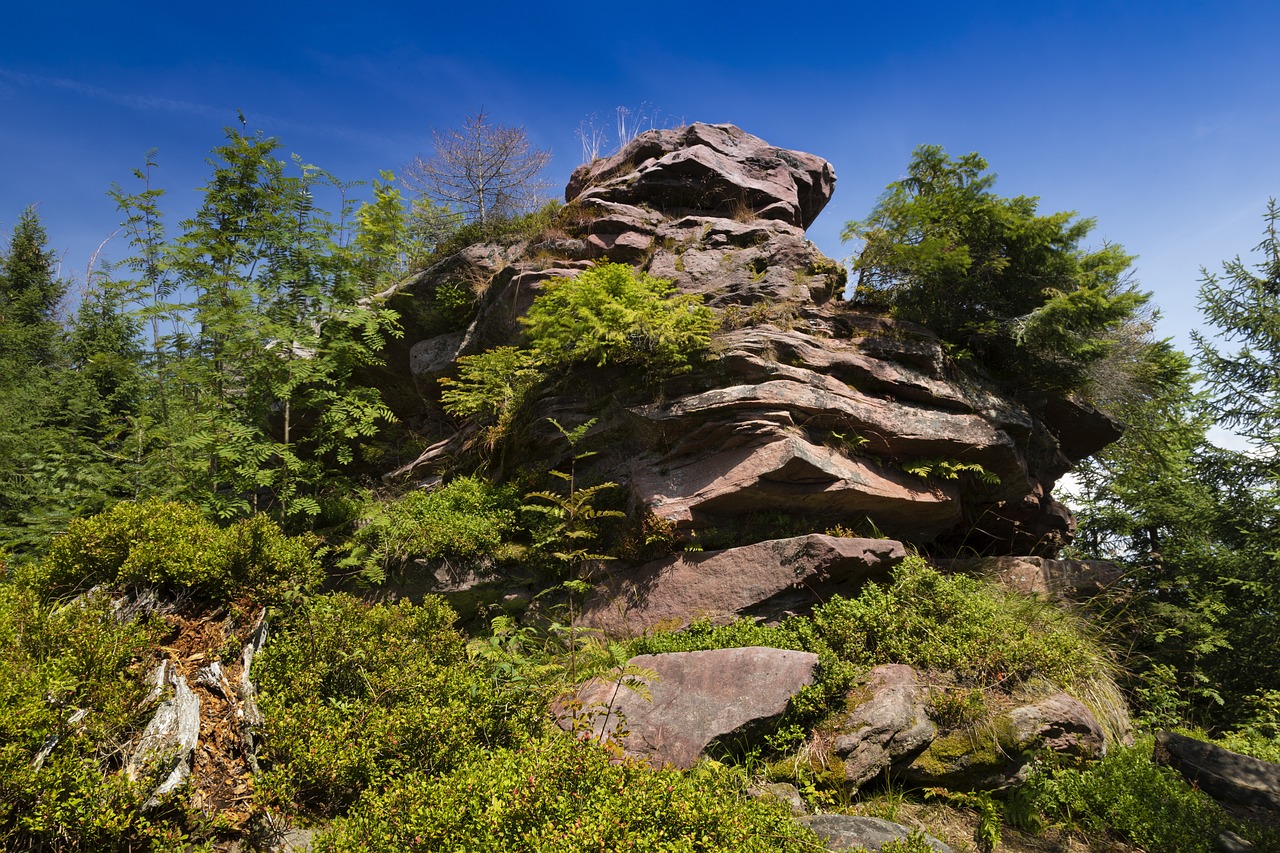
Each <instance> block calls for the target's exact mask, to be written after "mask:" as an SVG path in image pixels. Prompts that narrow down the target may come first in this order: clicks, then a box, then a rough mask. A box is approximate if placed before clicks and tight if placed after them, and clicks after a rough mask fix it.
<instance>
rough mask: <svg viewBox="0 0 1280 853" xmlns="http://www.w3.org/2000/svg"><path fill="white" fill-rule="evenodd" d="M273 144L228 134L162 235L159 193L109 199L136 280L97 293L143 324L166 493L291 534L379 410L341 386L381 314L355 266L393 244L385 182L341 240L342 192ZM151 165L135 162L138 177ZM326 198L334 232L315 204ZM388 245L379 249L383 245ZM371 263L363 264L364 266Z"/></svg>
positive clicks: (382, 332) (376, 333)
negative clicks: (175, 233)
mask: <svg viewBox="0 0 1280 853" xmlns="http://www.w3.org/2000/svg"><path fill="white" fill-rule="evenodd" d="M277 147H278V143H277V141H276V140H275V139H270V138H264V137H262V136H261V135H260V134H259V135H255V136H245V135H242V134H240V133H239V132H237V131H235V130H231V129H228V131H227V142H226V144H224V145H222V146H219V147H217V148H215V149H214V152H213V154H214V156H213V157H212V158H211V159H210V161H209V163H210V166H211V174H210V177H209V180H208V183H207V184H206V185H205V186H204V187H203V188H202V190H201V192H202V199H201V204H200V206H199V208H198V209H197V211H196V213H195V214H194V215H193V216H192V217H191V218H190V219H188V220H185V221H184V222H182V223H181V227H182V233H181V235H180V236H179V237H178V238H177V239H176V240H166V239H165V237H164V229H163V224H162V219H161V210H160V205H159V202H160V198H161V195H162V193H161V191H160V190H157V189H154V188H152V187H151V185H150V183H149V179H148V177H147V173H144V172H141V171H139V172H137V173H136V174H137V176H138V177H139V178H140V179H141V180H143V181H144V185H145V187H146V188H145V189H144V190H142V191H141V192H138V193H135V194H127V193H125V192H124V191H123V190H120V189H118V188H117V189H116V190H115V191H114V192H113V197H114V198H115V199H116V202H117V204H118V205H119V207H120V209H121V211H122V212H124V214H125V215H126V223H125V224H126V228H127V229H128V232H129V235H130V242H131V243H132V245H133V246H134V248H135V252H136V254H135V256H134V257H133V258H131V259H129V260H128V261H127V262H126V263H125V264H124V265H123V266H124V267H125V268H126V269H128V270H130V271H132V272H134V273H136V274H137V275H138V278H136V279H122V280H120V281H116V282H113V283H112V285H111V287H112V289H113V291H114V292H115V293H116V294H118V295H119V297H120V298H121V299H123V300H126V301H128V302H130V303H131V304H133V305H134V306H135V308H136V310H137V312H138V314H139V316H141V317H145V318H147V319H149V320H150V321H151V328H152V345H153V349H154V361H153V364H152V365H151V367H152V369H153V373H154V378H155V385H154V388H155V398H154V399H155V402H156V404H157V408H158V411H156V412H155V415H156V417H155V418H154V419H155V421H157V422H158V423H160V424H163V429H162V430H161V431H160V434H161V435H162V436H163V440H164V443H165V446H164V447H163V449H162V452H163V453H164V455H165V456H167V460H166V461H167V462H168V465H169V468H170V470H171V471H172V472H173V475H174V476H175V477H176V478H177V479H178V480H179V485H178V486H177V487H176V488H173V489H171V490H169V491H168V493H169V494H173V493H174V492H177V493H178V494H180V495H182V496H184V497H186V498H188V499H191V500H196V501H198V502H199V503H201V504H202V505H203V506H204V507H205V508H206V509H207V510H208V511H209V512H211V513H212V514H214V515H217V516H219V517H223V518H231V517H235V516H243V515H249V514H251V513H253V512H255V511H258V510H269V511H271V512H273V513H274V514H276V516H277V517H278V518H280V519H282V520H286V519H287V520H291V521H292V522H294V523H298V524H305V523H306V522H307V521H308V520H309V519H314V518H315V517H317V516H318V515H319V514H320V513H321V510H322V507H321V501H322V500H323V499H324V496H325V494H326V493H327V492H328V491H329V490H330V488H331V484H332V483H333V481H334V480H335V479H337V480H339V481H340V480H341V474H340V473H339V472H340V471H341V470H342V469H343V468H346V467H348V466H350V465H351V464H352V463H353V462H354V459H355V453H356V448H357V447H358V446H359V445H360V443H361V442H363V441H365V440H367V439H369V438H370V437H371V436H373V435H374V434H375V433H376V431H377V429H378V425H379V423H380V422H386V421H388V420H390V419H391V412H390V410H389V409H387V408H386V406H384V405H383V404H382V402H381V401H380V399H379V398H378V395H377V393H376V392H375V391H373V390H372V389H370V388H365V387H360V386H358V385H357V384H356V383H355V382H354V381H353V376H354V374H355V372H356V371H357V370H358V369H360V368H363V367H365V366H367V365H370V364H372V363H374V362H375V361H376V360H377V358H378V354H379V352H380V350H381V348H382V346H383V344H384V342H385V339H386V337H387V336H388V335H391V334H394V333H395V332H396V331H397V329H396V325H395V317H394V315H392V314H391V313H390V312H388V311H387V309H385V308H383V307H381V306H380V305H378V304H377V303H376V302H371V301H369V300H366V299H364V298H363V297H365V296H366V295H367V293H368V291H369V289H370V287H371V286H372V282H374V281H375V280H377V279H378V278H379V276H385V275H387V274H389V272H388V270H386V269H382V267H380V266H379V264H383V266H385V265H386V263H390V261H387V260H378V259H376V258H371V257H369V255H368V254H366V253H367V252H375V251H379V252H380V251H382V250H383V249H388V247H389V246H393V245H394V244H395V243H396V241H397V240H399V239H401V236H402V234H401V233H400V231H401V230H402V229H400V226H399V225H398V224H397V222H396V221H395V216H394V208H395V206H396V204H397V203H398V200H397V199H396V198H395V197H394V196H393V195H392V193H391V192H390V191H388V190H387V189H386V188H385V187H382V186H380V187H379V188H378V191H377V192H375V196H376V198H375V202H374V204H373V206H372V207H368V208H366V209H365V211H364V214H365V215H364V216H363V218H361V217H357V219H358V221H360V222H361V223H362V225H363V231H361V232H360V235H359V238H358V239H357V245H356V246H355V247H354V248H353V247H350V246H347V245H344V244H343V243H342V242H341V241H342V240H343V239H345V237H344V232H343V226H342V224H341V223H342V222H343V221H345V219H346V218H347V217H348V216H349V215H350V213H351V211H350V210H349V205H350V203H349V202H348V201H347V200H346V192H347V189H348V186H347V185H345V184H342V183H340V182H338V181H337V180H335V179H334V178H333V177H332V176H330V175H328V174H327V173H325V172H324V171H322V170H320V169H318V168H316V167H315V166H311V165H309V164H306V163H303V162H301V161H300V160H298V159H297V158H294V162H293V165H292V167H288V166H286V164H285V163H283V162H281V161H279V160H277V159H275V157H274V152H275V150H276V148H277ZM150 165H151V163H148V167H150ZM324 194H331V195H337V196H338V197H339V198H340V199H342V202H341V203H342V205H343V209H342V210H341V215H340V217H339V220H338V221H337V222H335V221H334V220H332V219H331V218H330V216H329V214H328V213H327V212H326V211H325V210H323V209H322V208H321V207H319V205H318V203H317V198H318V197H320V196H322V195H324ZM388 251H390V249H388ZM371 264H372V266H371Z"/></svg>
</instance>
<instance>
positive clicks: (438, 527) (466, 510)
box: [355, 477, 520, 581]
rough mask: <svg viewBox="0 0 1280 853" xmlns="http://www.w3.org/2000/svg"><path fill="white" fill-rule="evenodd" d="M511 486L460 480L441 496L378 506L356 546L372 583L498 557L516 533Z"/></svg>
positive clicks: (413, 495) (420, 495)
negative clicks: (412, 569)
mask: <svg viewBox="0 0 1280 853" xmlns="http://www.w3.org/2000/svg"><path fill="white" fill-rule="evenodd" d="M519 503H520V501H519V497H518V495H517V493H516V490H515V489H514V488H513V487H511V486H495V485H493V484H491V483H489V482H488V481H487V480H483V479H480V478H479V477H459V478H458V479H456V480H454V481H453V482H451V483H449V484H448V485H446V486H444V487H443V488H440V489H437V490H435V491H431V492H427V491H415V492H410V493H409V494H407V495H405V496H404V497H402V498H400V499H399V500H397V501H394V502H391V503H387V504H384V505H374V506H373V507H372V512H370V513H369V517H368V524H366V525H365V526H364V527H362V528H361V529H360V530H358V531H357V532H356V535H355V545H356V548H357V552H358V553H359V554H360V555H361V562H362V565H363V567H364V569H365V575H366V577H367V578H369V579H371V580H374V581H380V580H382V579H383V578H385V577H386V575H387V574H388V573H390V572H394V571H399V570H403V569H404V568H405V567H406V566H407V565H408V564H409V563H410V562H411V561H413V560H426V561H438V560H447V561H449V562H454V563H462V564H467V563H473V562H475V561H477V560H479V559H481V558H482V557H485V556H486V555H491V554H493V553H494V552H495V551H498V550H499V549H500V548H501V547H502V545H503V543H504V541H506V539H507V537H509V536H510V535H511V533H512V532H513V531H514V530H515V529H516V511H517V509H518V507H519Z"/></svg>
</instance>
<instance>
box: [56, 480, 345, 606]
mask: <svg viewBox="0 0 1280 853" xmlns="http://www.w3.org/2000/svg"><path fill="white" fill-rule="evenodd" d="M317 544H318V543H317V542H315V541H314V540H313V539H312V538H311V537H307V536H299V537H288V536H285V535H284V533H282V532H281V530H280V527H279V526H278V525H277V524H276V523H275V522H273V521H271V520H270V519H268V518H266V517H264V516H261V515H259V516H254V517H252V518H247V519H242V520H240V521H237V522H236V523H235V524H233V525H231V526H230V527H228V528H219V527H217V526H215V525H214V524H212V523H210V522H209V521H207V520H206V519H205V518H204V516H203V514H202V513H201V512H200V510H199V509H198V508H196V507H194V506H192V505H189V504H180V503H171V502H163V501H158V500H150V501H144V502H141V503H133V502H123V503H119V504H116V505H115V506H114V507H112V508H111V509H110V510H108V511H107V512H105V513H102V514H101V515H97V516H94V517H92V518H87V519H81V520H76V521H72V522H71V524H70V525H69V526H68V529H67V533H66V535H65V536H60V537H58V539H56V540H55V541H54V544H53V547H52V548H51V549H50V550H49V555H48V556H47V557H46V558H45V559H44V561H43V562H42V563H41V565H40V567H39V568H38V569H37V570H36V573H37V577H38V578H39V582H40V584H41V586H42V587H43V589H44V591H45V592H46V593H47V594H49V595H53V596H64V595H68V594H72V593H76V592H84V591H85V590H87V589H88V588H89V587H92V586H94V585H97V584H106V585H109V586H114V585H121V584H124V585H133V584H150V585H155V586H158V587H161V588H163V589H167V590H169V591H172V592H178V591H189V592H192V593H194V594H196V595H198V596H200V597H204V598H208V599H211V600H215V601H230V600H231V599H233V598H241V597H249V598H252V599H255V600H259V601H277V600H281V599H283V598H287V597H290V596H293V595H296V594H299V593H302V592H307V591H310V590H313V589H315V588H316V587H317V586H318V585H319V582H320V579H321V569H320V564H319V560H318V558H317V554H316V549H317Z"/></svg>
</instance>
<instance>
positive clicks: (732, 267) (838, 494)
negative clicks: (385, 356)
mask: <svg viewBox="0 0 1280 853" xmlns="http://www.w3.org/2000/svg"><path fill="white" fill-rule="evenodd" d="M834 187H835V174H834V171H833V170H832V168H831V166H830V164H829V163H827V162H826V161H825V160H823V159H822V158H820V157H816V156H814V155H812V154H806V153H802V152H798V151H788V150H785V149H781V148H777V147H774V146H771V145H769V144H768V143H766V142H764V141H763V140H761V139H759V138H758V137H755V136H752V135H750V134H748V133H745V132H743V131H742V130H739V129H738V128H736V127H733V126H731V125H706V124H693V125H690V126H688V127H684V128H680V129H676V130H655V131H649V132H647V133H643V134H641V135H640V136H639V137H637V138H636V139H635V140H634V141H632V142H631V143H630V144H628V145H627V146H625V147H624V148H623V149H622V150H621V151H619V152H618V153H617V154H615V155H613V156H611V157H608V158H603V159H600V160H596V161H594V162H592V163H590V164H587V165H584V166H582V167H580V168H578V169H577V170H576V171H575V172H574V174H573V176H572V178H571V179H570V182H569V185H568V188H567V189H566V192H565V199H566V202H567V204H566V207H565V210H564V212H563V213H562V215H561V218H560V224H559V226H558V228H557V229H553V231H552V232H549V233H548V234H546V235H543V236H541V237H538V238H535V239H533V240H532V241H531V242H529V243H527V244H518V245H516V246H508V247H498V246H473V247H471V248H469V249H467V250H465V251H464V252H462V253H459V254H458V255H456V256H454V257H451V258H448V259H445V260H443V261H441V262H439V263H438V264H437V265H436V267H434V268H432V269H431V270H427V271H424V272H422V273H420V274H417V275H415V276H413V277H411V278H410V279H408V280H406V281H405V282H404V283H403V284H402V285H401V286H400V287H399V288H398V289H393V290H392V291H389V292H388V294H386V295H387V296H388V297H390V298H391V299H392V304H394V305H397V306H399V307H402V308H403V307H405V306H410V304H411V303H412V300H413V299H415V298H424V299H425V298H429V297H430V295H431V294H432V293H434V292H435V290H436V288H439V287H441V286H443V285H444V284H446V283H456V282H459V281H465V282H471V283H473V284H475V285H476V290H477V291H478V292H483V296H482V297H481V299H480V302H479V306H478V309H477V313H476V314H475V316H474V318H473V320H472V321H471V322H470V324H469V326H468V327H467V328H466V329H457V330H453V331H450V332H447V333H444V334H439V335H435V336H432V337H419V338H416V339H415V338H414V337H412V335H413V333H414V327H413V324H412V316H413V311H412V310H405V311H403V312H402V313H404V314H405V316H406V317H408V318H410V319H407V320H406V321H405V322H406V330H407V333H408V334H407V340H406V342H405V344H404V347H405V348H406V353H404V363H405V365H406V366H407V367H410V368H411V372H412V375H413V377H414V384H415V386H416V388H417V389H418V391H419V393H420V395H421V398H422V399H421V400H420V403H422V404H423V405H424V407H425V408H424V411H426V410H430V409H431V407H432V406H433V405H434V403H433V401H434V400H437V399H438V394H439V388H438V385H437V379H439V378H440V377H441V376H444V375H447V374H448V373H449V371H451V370H453V369H454V367H453V365H454V364H455V362H456V360H457V358H458V357H459V356H463V355H470V354H474V353H477V352H480V351H482V350H484V349H486V348H490V347H494V346H501V345H509V344H512V343H515V342H517V341H518V338H519V334H520V325H519V322H518V319H519V317H520V315H521V314H522V313H523V312H524V311H526V310H527V309H528V306H529V304H531V302H532V301H533V299H534V298H536V296H537V294H538V293H540V292H541V291H542V289H543V288H545V287H546V286H547V284H548V283H550V282H553V281H555V280H557V279H560V278H566V277H572V276H575V275H577V274H578V273H579V272H581V270H582V269H584V268H587V267H589V266H591V265H592V264H596V263H601V262H604V261H606V260H608V261H614V262H625V263H629V264H631V265H633V266H635V267H637V268H638V269H641V270H644V271H647V272H649V273H652V274H654V275H657V276H660V277H663V278H668V279H670V280H671V281H672V282H674V284H675V286H676V287H677V289H678V290H679V291H680V292H682V293H695V294H699V295H701V296H702V298H703V299H704V301H705V302H706V303H707V304H708V305H710V306H711V307H712V308H714V309H715V310H716V311H717V313H718V315H719V317H720V320H721V331H720V332H718V333H717V335H716V340H715V342H714V346H713V350H714V354H713V356H712V357H711V358H710V359H708V360H707V361H706V362H705V363H704V364H702V365H701V366H699V367H698V368H697V369H696V370H695V371H694V372H693V373H691V374H687V375H684V376H680V377H675V378H673V379H672V380H670V381H668V383H667V384H666V386H665V387H664V388H663V389H662V391H661V393H660V394H653V395H651V396H649V397H647V398H637V397H634V395H633V398H632V399H630V400H627V401H625V405H626V408H625V409H624V410H618V409H614V410H612V411H613V414H611V415H609V416H607V417H604V418H602V420H601V423H600V425H599V427H598V429H600V430H602V431H605V430H614V433H615V445H614V447H613V451H614V452H612V453H610V454H601V456H600V457H599V458H598V460H597V469H598V470H596V471H594V472H593V474H594V475H596V476H598V477H599V479H601V480H612V481H614V482H618V483H621V484H623V485H624V486H625V487H626V488H627V490H628V492H629V494H630V497H631V501H632V505H633V507H635V508H637V509H641V510H647V511H649V512H652V513H653V514H654V515H655V516H657V517H658V518H660V519H665V520H666V521H668V522H670V523H673V524H674V525H676V526H677V527H678V528H679V529H683V530H686V531H697V530H699V529H702V528H706V527H715V526H718V525H722V524H724V523H725V521H726V520H727V519H735V518H742V517H744V516H750V515H752V514H756V513H759V512H762V511H777V510H785V511H788V512H791V513H793V514H799V515H803V516H805V517H809V518H812V519H813V528H812V529H814V530H823V529H826V528H828V527H831V526H833V525H835V524H843V525H846V526H849V527H856V526H857V525H859V524H861V523H863V522H865V521H867V520H869V521H870V522H871V523H872V524H874V525H875V527H876V528H877V529H879V530H880V531H882V532H884V533H886V534H888V535H890V536H892V537H895V538H898V539H902V540H906V541H910V542H914V543H925V542H930V541H935V540H943V541H950V542H953V543H954V544H955V545H961V544H963V545H965V546H967V547H969V548H976V549H978V550H981V551H990V552H993V553H1013V554H1044V555H1050V554H1051V552H1053V551H1054V550H1055V549H1056V548H1057V547H1059V546H1060V545H1061V544H1062V543H1063V542H1065V541H1066V540H1068V539H1069V538H1070V537H1071V535H1072V532H1073V528H1074V521H1073V519H1072V518H1071V515H1070V513H1069V512H1067V510H1066V509H1065V508H1064V507H1063V506H1062V505H1061V504H1059V503H1058V502H1057V501H1056V500H1054V499H1053V497H1052V488H1053V485H1054V483H1055V482H1056V481H1057V479H1058V478H1059V477H1061V476H1062V475H1063V474H1064V473H1065V472H1066V471H1067V470H1069V468H1070V466H1071V465H1072V463H1073V462H1074V461H1076V460H1078V459H1080V458H1082V457H1083V456H1085V455H1088V454H1089V453H1092V452H1096V451H1097V450H1098V449H1099V448H1100V447H1102V446H1104V445H1105V444H1106V443H1108V442H1109V441H1112V440H1114V439H1115V438H1116V437H1117V435H1118V431H1117V428H1116V427H1115V424H1114V423H1112V422H1111V421H1109V420H1108V419H1106V418H1105V417H1104V416H1102V415H1101V414H1099V413H1097V412H1096V411H1094V410H1092V409H1090V408H1089V407H1088V406H1085V405H1082V404H1079V403H1075V402H1072V401H1053V402H1052V403H1051V404H1050V405H1047V406H1045V407H1043V408H1042V409H1041V410H1037V411H1030V410H1028V409H1027V408H1026V407H1025V406H1024V405H1022V404H1020V403H1018V402H1016V401H1014V400H1012V399H1009V398H1007V397H1005V396H1003V395H1002V394H1001V393H999V392H998V391H997V390H996V389H994V388H993V387H992V386H990V385H989V384H988V383H986V382H984V381H983V380H982V379H980V378H978V377H975V376H970V375H966V374H964V372H963V371H961V370H960V369H959V368H957V367H956V366H955V365H953V364H952V363H951V362H950V361H949V360H948V359H947V358H946V356H945V354H944V352H943V350H942V347H941V345H940V343H939V342H938V340H937V338H936V337H935V336H934V335H932V334H931V333H930V332H928V331H927V330H925V329H923V328H920V327H917V326H913V325H911V324H906V323H901V322H895V321H892V320H890V319H888V318H885V317H881V316H875V315H869V314H866V313H862V312H859V311H858V310H856V308H854V307H853V306H851V305H850V304H849V303H846V302H845V301H843V300H842V299H841V298H840V297H841V296H842V294H843V291H844V288H845V283H846V274H845V271H844V269H843V267H842V266H841V265H840V264H837V263H835V262H834V261H832V260H831V259H830V258H828V257H826V256H825V255H823V254H822V253H821V252H820V251H819V250H818V249H817V247H815V246H814V245H813V244H812V243H810V242H809V241H808V240H807V239H806V237H805V231H804V229H805V228H807V227H808V226H809V225H810V224H811V223H812V222H813V221H814V219H815V217H817V215H818V214H819V213H820V212H821V210H822V209H823V207H824V206H825V205H826V204H827V202H828V200H829V199H830V197H831V193H832V192H833V190H834ZM410 307H411V306H410ZM622 384H625V383H622ZM402 387H403V384H402ZM557 393H558V394H559V397H558V398H557V399H556V401H555V403H554V405H555V406H556V408H555V409H554V410H551V411H548V412H547V413H546V414H555V415H557V416H558V417H560V419H561V420H562V422H564V418H565V417H570V416H571V415H572V414H574V413H579V412H580V413H584V416H583V417H582V419H583V420H585V419H586V417H588V416H594V415H597V414H599V413H598V411H597V410H594V409H592V405H593V403H594V400H592V399H587V397H586V396H584V397H583V399H580V400H575V399H573V391H572V390H570V391H568V392H567V393H566V392H565V391H564V389H560V390H559V391H558V392H557ZM596 393H598V392H596ZM584 394H585V392H584ZM424 401H425V402H424ZM402 415H403V417H404V418H405V419H406V420H408V421H410V422H418V423H423V422H430V421H431V418H430V416H428V415H423V414H422V413H420V412H419V413H411V412H402ZM561 416H563V417H561ZM439 422H440V423H443V421H439ZM622 426H625V427H626V429H618V427H622ZM465 438H466V436H465V435H459V436H453V435H451V434H449V433H448V431H447V429H445V428H443V427H442V428H441V432H440V441H438V442H437V443H436V444H435V445H433V446H432V447H431V448H430V449H429V450H428V451H427V452H426V453H424V454H423V456H422V458H421V459H419V460H418V461H417V462H416V463H414V464H412V465H409V466H406V467H405V468H403V469H401V472H402V473H412V474H413V475H415V476H419V477H422V476H429V475H430V474H432V473H439V472H442V471H445V470H446V469H447V468H448V466H449V465H450V464H451V461H452V460H453V459H455V458H456V457H457V455H458V454H459V453H460V452H462V451H463V449H464V446H465ZM551 461H552V462H554V461H555V460H551ZM947 462H951V463H960V464H963V465H969V466H980V469H981V471H983V472H985V473H986V474H987V476H985V477H977V476H964V477H960V478H957V479H947V478H944V477H939V476H931V475H929V473H928V472H929V470H930V466H931V465H934V466H937V465H941V464H943V463H947ZM907 469H914V471H915V473H912V472H909V471H908V470H907ZM979 519H980V520H981V523H978V520H979Z"/></svg>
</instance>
